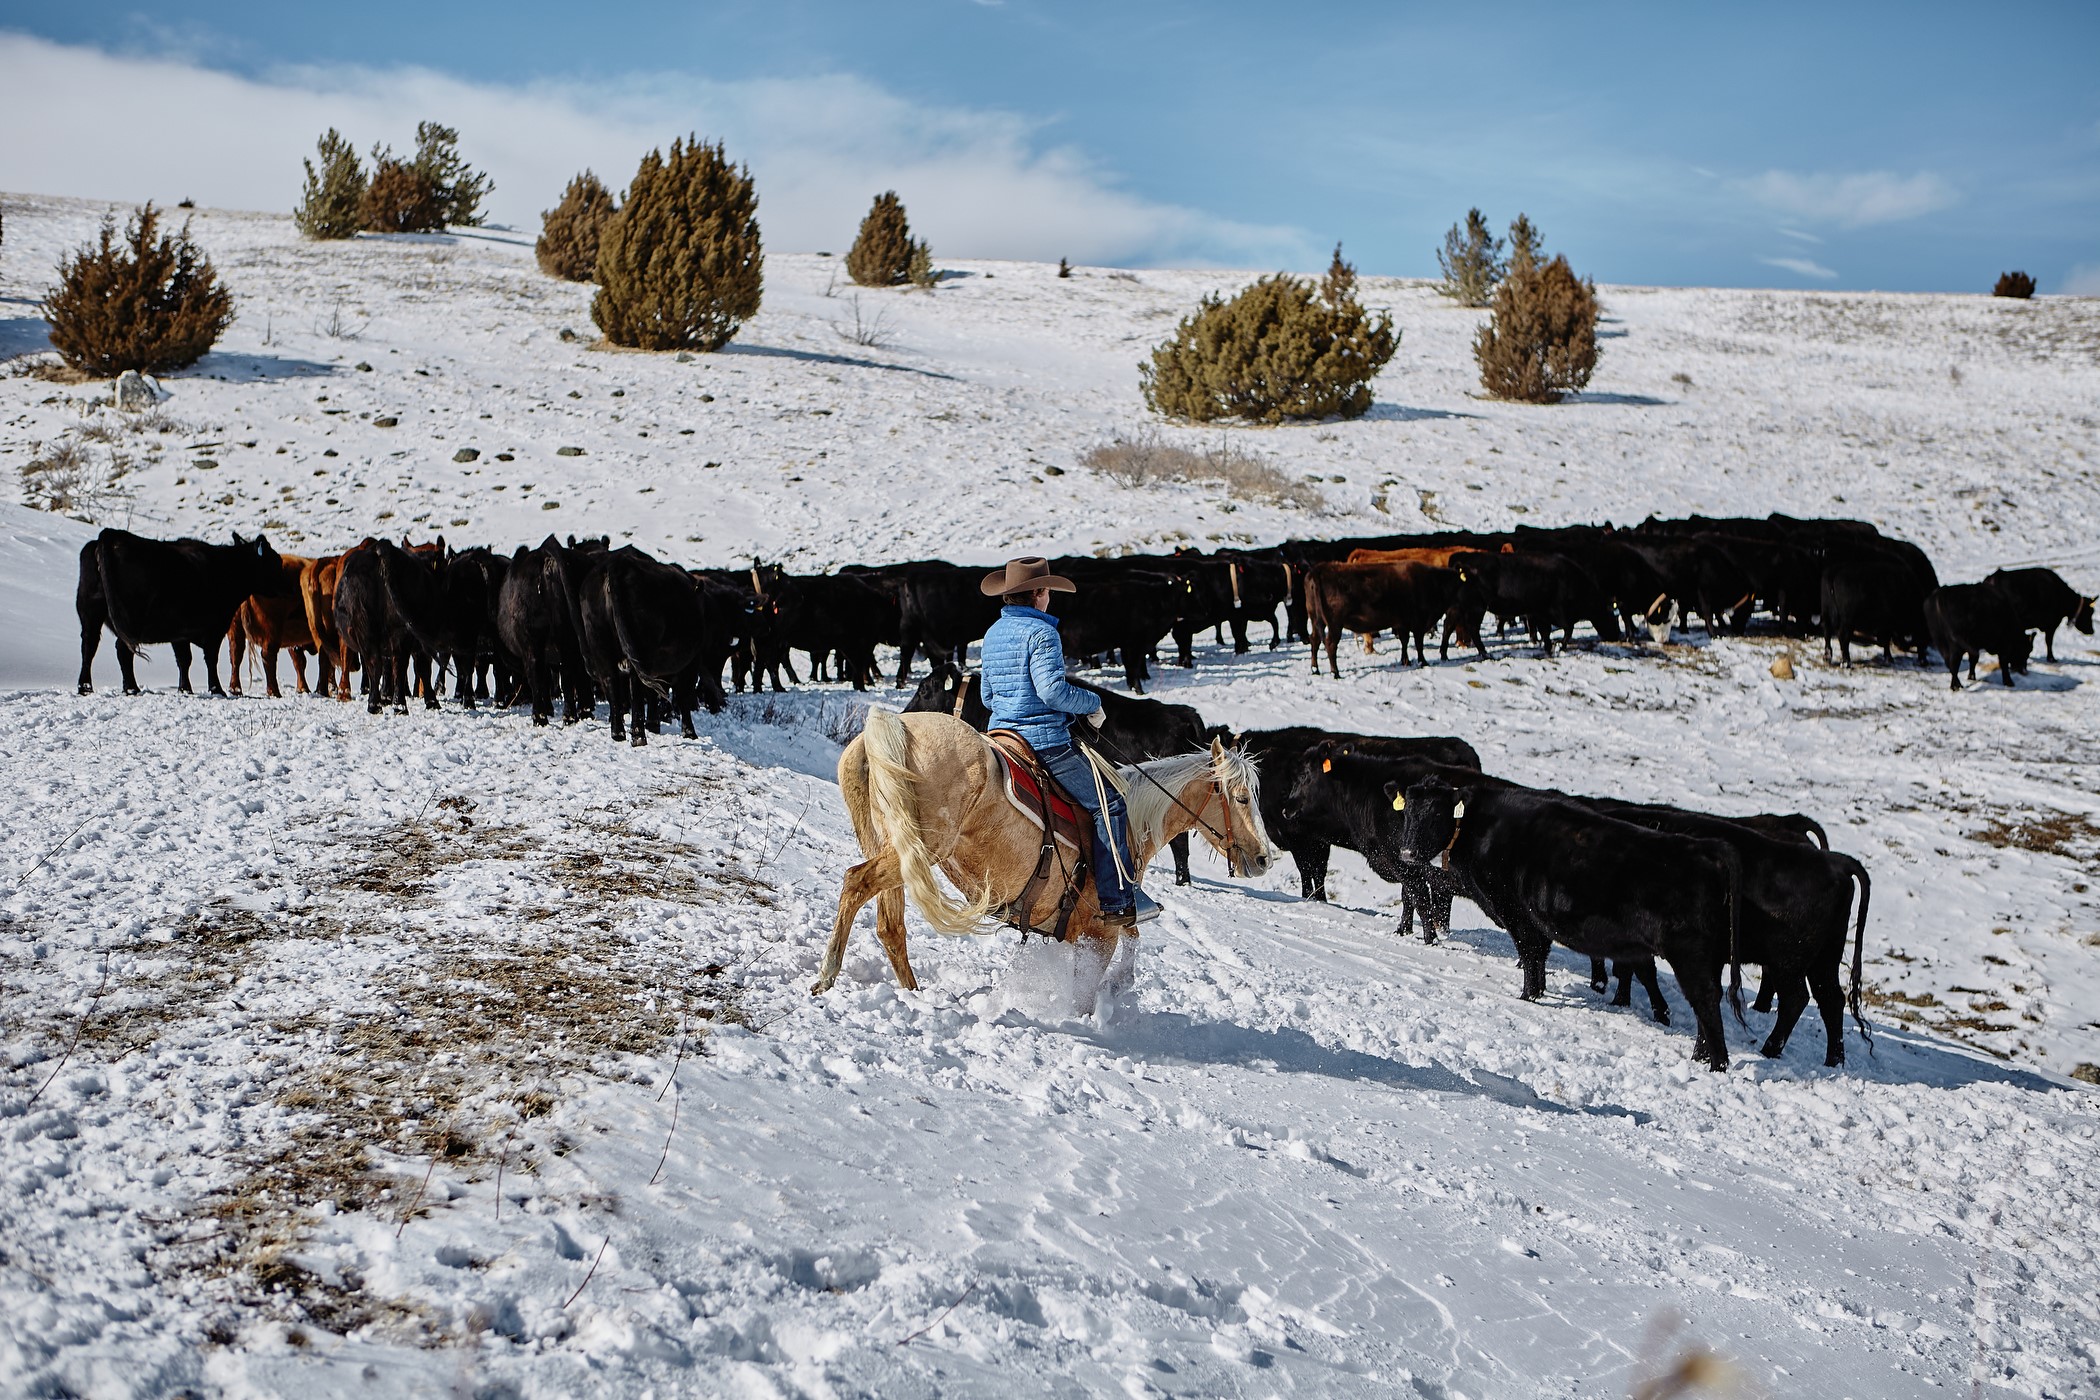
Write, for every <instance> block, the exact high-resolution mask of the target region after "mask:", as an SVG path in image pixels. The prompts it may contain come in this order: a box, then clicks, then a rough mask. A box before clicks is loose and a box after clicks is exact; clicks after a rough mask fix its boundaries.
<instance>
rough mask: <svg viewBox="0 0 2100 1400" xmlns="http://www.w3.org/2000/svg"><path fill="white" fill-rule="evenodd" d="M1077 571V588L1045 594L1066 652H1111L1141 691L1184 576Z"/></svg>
mask: <svg viewBox="0 0 2100 1400" xmlns="http://www.w3.org/2000/svg"><path fill="white" fill-rule="evenodd" d="M1051 567H1052V568H1053V569H1055V568H1058V567H1060V564H1059V561H1056V560H1052V561H1051ZM1082 572H1083V573H1084V574H1086V575H1087V576H1085V577H1081V578H1078V579H1074V580H1073V581H1074V582H1075V583H1077V584H1078V585H1079V591H1078V592H1077V593H1052V594H1051V595H1050V613H1051V615H1052V616H1053V617H1055V618H1057V620H1058V628H1057V631H1058V639H1059V640H1060V641H1061V642H1062V643H1063V645H1064V652H1065V655H1066V656H1067V657H1069V658H1071V659H1073V660H1084V659H1087V658H1091V657H1097V656H1101V655H1103V654H1104V653H1107V652H1111V651H1113V652H1115V653H1116V654H1117V655H1119V656H1120V657H1121V658H1122V661H1123V684H1124V685H1125V687H1127V688H1128V689H1129V691H1130V693H1131V694H1132V695H1143V694H1144V693H1145V680H1146V677H1148V676H1149V675H1150V674H1151V669H1150V667H1148V666H1147V665H1146V658H1147V657H1148V656H1150V655H1151V652H1152V648H1153V647H1154V646H1156V645H1158V643H1159V639H1160V638H1162V637H1164V636H1166V635H1167V634H1168V633H1170V632H1172V631H1174V630H1175V626H1176V623H1177V622H1178V621H1179V620H1180V619H1181V617H1182V615H1183V612H1184V608H1185V605H1186V604H1187V602H1188V601H1189V599H1190V597H1191V596H1192V589H1191V587H1190V585H1189V583H1188V581H1187V580H1186V579H1180V578H1174V577H1171V576H1167V575H1161V574H1155V573H1151V572H1140V571H1136V570H1132V571H1131V572H1129V573H1128V574H1126V575H1124V576H1121V577H1117V576H1115V575H1113V574H1111V573H1109V572H1107V571H1094V570H1084V571H1082ZM993 601H997V600H996V599H995V600H993Z"/></svg>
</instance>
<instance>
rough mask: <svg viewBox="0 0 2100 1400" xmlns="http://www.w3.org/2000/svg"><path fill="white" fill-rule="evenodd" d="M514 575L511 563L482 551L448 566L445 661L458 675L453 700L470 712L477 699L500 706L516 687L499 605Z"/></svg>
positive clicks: (465, 551)
mask: <svg viewBox="0 0 2100 1400" xmlns="http://www.w3.org/2000/svg"><path fill="white" fill-rule="evenodd" d="M509 572H510V561H509V560H508V559H506V558H504V557H503V556H502V555H500V554H495V553H491V552H490V551H489V550H487V549H484V548H480V547H478V546H477V547H476V548H473V549H462V550H460V551H459V552H458V553H457V554H454V555H453V556H452V558H451V559H450V560H449V561H448V562H447V563H446V565H445V573H444V598H443V606H444V611H445V624H444V625H445V641H446V646H445V654H444V657H443V660H444V661H445V662H446V663H448V664H450V665H451V667H452V671H453V690H452V698H453V699H455V700H457V701H459V703H460V704H461V705H463V706H465V707H466V708H467V709H470V710H471V709H473V708H474V702H475V701H476V700H477V699H491V700H496V701H498V702H499V703H500V702H501V700H502V699H504V698H505V697H508V696H509V695H510V694H511V692H512V690H513V688H514V684H515V683H514V681H513V680H512V674H511V671H512V667H511V653H510V652H509V650H508V649H506V648H505V647H504V645H503V642H502V639H501V638H500V637H498V636H497V634H496V610H497V604H498V602H499V600H500V599H501V598H502V596H503V580H504V576H505V575H506V574H508V573H509ZM484 673H487V676H486V680H487V683H486V684H484Z"/></svg>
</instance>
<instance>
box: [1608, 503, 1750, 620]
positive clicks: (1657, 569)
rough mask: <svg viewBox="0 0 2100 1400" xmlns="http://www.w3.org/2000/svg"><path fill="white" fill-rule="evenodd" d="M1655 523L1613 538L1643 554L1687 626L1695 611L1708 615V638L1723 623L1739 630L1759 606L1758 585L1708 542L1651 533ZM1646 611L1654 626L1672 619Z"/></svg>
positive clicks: (1654, 609) (1667, 613) (1649, 608)
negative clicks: (1725, 622)
mask: <svg viewBox="0 0 2100 1400" xmlns="http://www.w3.org/2000/svg"><path fill="white" fill-rule="evenodd" d="M1654 523H1655V522H1649V523H1648V524H1647V525H1644V526H1643V527H1642V530H1641V531H1639V532H1634V531H1629V532H1627V533H1624V534H1619V535H1615V536H1613V539H1614V540H1615V541H1616V542H1618V543H1620V544H1623V545H1625V547H1626V548H1628V549H1630V550H1632V551H1634V553H1636V554H1638V555H1640V556H1641V558H1642V560H1643V561H1645V562H1646V563H1647V565H1648V567H1649V568H1650V569H1652V570H1653V571H1654V574H1655V578H1656V581H1657V582H1658V583H1660V584H1661V586H1662V591H1663V593H1664V595H1665V597H1666V599H1667V601H1668V602H1669V603H1670V604H1672V605H1674V611H1675V612H1676V613H1677V615H1678V616H1680V617H1681V618H1682V619H1683V620H1684V625H1685V626H1686V627H1689V626H1691V622H1692V614H1693V613H1695V612H1697V613H1699V614H1701V615H1703V616H1704V618H1705V620H1706V630H1707V632H1708V633H1713V632H1716V631H1719V630H1720V627H1719V624H1720V623H1721V622H1723V621H1727V622H1730V623H1731V624H1732V625H1733V626H1734V627H1735V629H1736V630H1737V631H1741V630H1742V628H1743V624H1744V623H1745V622H1747V621H1748V619H1749V616H1750V609H1751V607H1752V606H1753V605H1754V603H1755V599H1756V585H1755V584H1754V583H1753V582H1752V581H1751V580H1750V579H1749V577H1748V576H1747V575H1745V574H1744V573H1743V571H1742V570H1741V569H1740V568H1738V567H1737V566H1736V564H1735V562H1734V561H1733V560H1731V559H1730V558H1729V557H1728V556H1727V555H1726V554H1724V553H1723V552H1722V551H1720V550H1719V549H1716V548H1714V547H1713V546H1712V545H1711V544H1710V543H1702V542H1701V541H1698V540H1693V539H1684V538H1672V537H1670V536H1668V535H1658V534H1655V533H1648V531H1649V530H1650V529H1651V528H1652V526H1653V525H1654ZM1642 611H1643V614H1644V615H1645V616H1647V617H1648V618H1649V619H1650V620H1651V621H1653V620H1655V619H1656V618H1657V617H1658V616H1659V617H1660V618H1661V620H1662V621H1664V622H1667V621H1668V620H1669V617H1670V612H1669V611H1663V612H1661V613H1658V612H1657V610H1656V608H1655V607H1654V606H1653V605H1652V604H1651V606H1649V607H1647V608H1644V609H1643V610H1642Z"/></svg>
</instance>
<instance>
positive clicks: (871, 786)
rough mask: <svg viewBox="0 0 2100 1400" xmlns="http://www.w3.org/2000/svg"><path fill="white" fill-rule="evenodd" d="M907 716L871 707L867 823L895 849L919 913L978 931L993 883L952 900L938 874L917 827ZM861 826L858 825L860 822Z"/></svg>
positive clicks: (938, 925) (865, 745)
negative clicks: (935, 874)
mask: <svg viewBox="0 0 2100 1400" xmlns="http://www.w3.org/2000/svg"><path fill="white" fill-rule="evenodd" d="M906 740H907V735H906V731H905V728H904V720H903V718H902V717H901V716H899V715H898V714H897V713H896V712H895V711H893V710H886V709H883V708H882V707H881V706H880V705H871V706H869V707H868V716H867V720H866V722H865V724H864V726H863V727H862V729H861V731H860V748H861V754H862V756H863V757H864V758H865V759H866V760H867V765H868V824H869V827H870V828H871V829H872V830H873V831H875V832H878V833H880V835H881V837H882V840H883V842H884V844H886V845H887V846H889V848H890V849H891V850H893V851H895V852H896V853H897V871H898V874H899V875H900V876H901V877H902V878H903V880H904V889H905V892H906V893H907V894H909V895H910V896H911V899H912V902H913V903H914V904H916V905H918V906H919V913H920V914H921V915H922V916H924V918H925V920H926V922H927V923H929V924H931V925H932V926H933V927H934V928H935V929H936V930H938V931H939V932H941V933H976V932H978V931H979V928H980V926H981V925H982V923H983V921H984V916H985V914H986V912H987V911H988V910H989V909H990V908H991V904H992V898H991V890H990V887H989V885H987V887H986V888H985V889H984V890H981V891H980V892H979V893H978V894H977V895H976V897H975V898H972V899H960V900H958V899H954V898H951V897H950V896H949V895H948V893H947V892H946V891H945V890H943V889H942V888H941V886H940V882H939V881H938V880H936V879H935V878H934V868H933V857H932V855H931V854H930V853H929V852H928V851H927V849H926V837H925V832H924V831H923V829H922V828H921V827H920V825H919V794H918V776H917V775H916V774H914V773H913V772H912V771H911V769H910V767H909V766H908V765H907V761H906V760H907V755H906V747H905V745H906ZM856 826H858V823H856Z"/></svg>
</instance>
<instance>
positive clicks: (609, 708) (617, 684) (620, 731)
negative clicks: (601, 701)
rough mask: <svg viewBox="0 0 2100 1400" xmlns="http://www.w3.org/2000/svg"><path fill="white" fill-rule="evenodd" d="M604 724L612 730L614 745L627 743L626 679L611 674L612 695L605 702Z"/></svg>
mask: <svg viewBox="0 0 2100 1400" xmlns="http://www.w3.org/2000/svg"><path fill="white" fill-rule="evenodd" d="M605 722H606V724H607V725H608V726H610V728H611V729H612V740H613V742H614V743H615V744H624V743H626V742H627V677H626V676H625V675H623V674H621V673H620V672H618V671H615V672H613V678H612V695H611V698H610V699H608V700H607V701H606V705H605Z"/></svg>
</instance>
